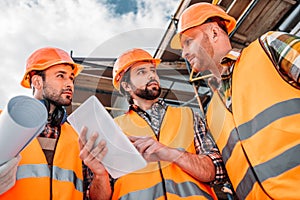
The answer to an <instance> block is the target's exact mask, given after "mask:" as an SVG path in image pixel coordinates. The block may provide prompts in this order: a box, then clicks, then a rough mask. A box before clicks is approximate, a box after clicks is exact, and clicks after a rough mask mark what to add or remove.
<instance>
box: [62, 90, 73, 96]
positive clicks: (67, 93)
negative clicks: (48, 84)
mask: <svg viewBox="0 0 300 200" xmlns="http://www.w3.org/2000/svg"><path fill="white" fill-rule="evenodd" d="M62 94H66V95H69V96H72V95H73V92H72V90H65V91H63V92H62Z"/></svg>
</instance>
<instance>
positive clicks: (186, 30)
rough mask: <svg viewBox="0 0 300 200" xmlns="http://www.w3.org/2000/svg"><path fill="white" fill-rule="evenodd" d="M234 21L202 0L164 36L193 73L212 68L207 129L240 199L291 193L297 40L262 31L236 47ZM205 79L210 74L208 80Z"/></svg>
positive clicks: (299, 173)
mask: <svg viewBox="0 0 300 200" xmlns="http://www.w3.org/2000/svg"><path fill="white" fill-rule="evenodd" d="M235 24H236V22H235V19H234V18H232V17H231V16H229V15H227V14H226V13H225V12H224V11H223V10H222V9H221V8H219V7H218V6H216V5H212V4H209V3H197V4H194V5H192V6H190V7H188V8H187V9H186V10H185V11H184V12H183V13H182V15H181V16H180V19H179V23H178V33H177V34H176V35H175V36H174V38H173V39H172V42H171V46H172V47H173V48H177V49H178V48H182V57H183V58H185V59H186V60H187V61H188V62H189V64H190V65H191V66H192V68H193V70H194V71H195V72H203V71H205V70H209V71H211V73H212V74H213V75H214V78H212V80H214V81H213V82H214V83H218V84H216V85H214V86H213V90H214V95H213V97H212V100H211V102H210V104H209V107H208V110H207V123H208V127H209V129H210V131H211V133H212V135H213V137H214V139H215V140H216V143H217V145H218V147H219V149H220V151H221V153H222V157H223V160H224V162H225V166H226V169H227V172H228V175H229V177H230V180H231V182H232V184H233V186H234V189H235V190H236V193H237V196H238V197H239V198H240V199H297V198H299V192H298V185H299V183H300V157H299V153H300V137H299V136H300V125H299V121H300V90H299V88H300V78H299V75H300V56H299V52H300V38H299V37H296V36H294V35H291V34H288V33H284V32H267V33H265V34H264V35H263V36H261V37H259V38H258V39H257V40H255V41H254V42H252V43H251V44H250V45H249V46H248V47H246V48H245V49H243V51H240V50H237V49H232V47H231V44H230V40H229V37H228V34H229V33H231V32H232V31H233V30H234V28H235ZM212 80H209V83H210V85H212V84H211V83H212Z"/></svg>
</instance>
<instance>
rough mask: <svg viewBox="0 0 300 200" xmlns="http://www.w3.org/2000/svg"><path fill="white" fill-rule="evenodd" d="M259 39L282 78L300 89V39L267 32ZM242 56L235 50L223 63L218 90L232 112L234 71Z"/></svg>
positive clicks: (289, 35)
mask: <svg viewBox="0 0 300 200" xmlns="http://www.w3.org/2000/svg"><path fill="white" fill-rule="evenodd" d="M259 39H260V41H261V44H262V45H263V48H264V49H265V51H266V53H267V54H268V56H269V57H270V58H271V59H272V62H273V63H274V65H275V66H276V67H277V70H278V71H279V73H280V74H281V76H282V77H283V78H284V79H285V80H286V81H287V82H288V83H289V84H291V85H293V86H295V87H298V88H300V56H299V55H300V38H299V37H296V36H294V35H291V34H288V33H284V32H267V33H265V34H264V35H262V36H261V37H260V38H259ZM240 54H241V50H238V49H233V50H231V51H230V52H229V53H228V54H227V55H226V56H225V57H224V58H223V59H222V62H221V64H222V66H223V67H224V69H223V72H222V75H221V77H222V83H221V85H220V86H221V87H219V88H218V90H219V92H220V94H221V96H222V98H223V101H224V103H225V104H226V106H227V108H228V109H229V110H230V111H231V104H232V100H231V96H232V95H231V89H232V86H231V84H232V71H233V68H234V64H235V62H236V61H237V59H238V58H239V56H240Z"/></svg>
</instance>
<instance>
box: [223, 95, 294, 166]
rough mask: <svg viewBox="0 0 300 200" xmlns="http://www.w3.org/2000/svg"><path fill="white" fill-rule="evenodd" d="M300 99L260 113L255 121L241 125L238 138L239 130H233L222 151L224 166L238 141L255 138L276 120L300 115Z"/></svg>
mask: <svg viewBox="0 0 300 200" xmlns="http://www.w3.org/2000/svg"><path fill="white" fill-rule="evenodd" d="M299 105H300V99H299V98H296V99H291V100H288V101H285V102H280V103H277V104H275V105H273V106H271V107H270V108H268V109H266V110H264V111H263V112H261V113H259V114H258V115H257V116H256V117H255V118H254V119H253V120H251V121H249V122H247V123H244V124H242V125H240V126H239V127H238V128H237V129H238V131H239V132H241V133H243V134H240V135H239V136H238V134H237V130H236V129H233V130H232V131H231V133H230V136H229V139H228V141H227V144H226V146H225V147H224V149H223V151H222V156H223V160H224V164H226V162H227V161H228V159H229V157H230V156H231V153H232V150H233V148H234V147H235V145H236V143H237V142H238V140H239V139H240V140H245V139H248V138H249V137H251V136H253V135H254V134H255V133H256V132H258V131H259V130H261V129H263V128H264V127H266V126H268V125H269V124H270V123H272V122H273V121H275V120H278V119H280V118H283V117H286V116H290V115H294V114H297V113H300V106H299ZM238 137H240V138H238Z"/></svg>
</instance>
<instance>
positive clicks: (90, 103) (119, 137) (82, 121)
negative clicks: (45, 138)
mask: <svg viewBox="0 0 300 200" xmlns="http://www.w3.org/2000/svg"><path fill="white" fill-rule="evenodd" d="M68 121H69V122H70V124H71V126H72V127H73V128H74V129H75V130H76V131H77V133H78V134H79V133H80V131H81V129H82V127H83V126H86V127H87V128H88V132H87V139H88V138H89V137H91V135H92V133H93V132H95V131H96V132H98V134H99V137H98V139H97V140H96V144H98V143H99V142H100V140H102V139H103V140H105V141H106V144H107V148H108V152H107V154H106V156H105V157H104V158H103V160H102V164H103V165H104V166H105V168H106V170H107V171H108V173H109V174H110V175H111V176H112V177H113V178H118V177H120V176H123V175H125V174H128V173H131V172H134V171H136V170H139V169H142V168H144V167H145V166H146V165H147V162H146V161H145V159H144V158H143V157H142V156H141V154H140V153H139V152H138V151H137V150H136V148H135V147H134V146H133V144H132V143H131V142H130V140H129V139H128V137H127V136H126V135H125V134H124V133H123V132H122V130H121V129H120V127H119V126H118V125H117V124H116V123H115V121H114V120H113V118H112V117H111V115H110V114H109V113H108V112H107V111H106V109H105V108H104V107H103V105H102V104H101V103H100V101H99V100H98V99H97V97H95V96H94V95H93V96H91V97H89V98H88V99H87V100H86V101H85V102H83V103H82V104H81V105H80V106H79V107H78V108H77V109H76V110H75V111H74V112H73V113H71V115H70V116H69V117H68Z"/></svg>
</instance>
